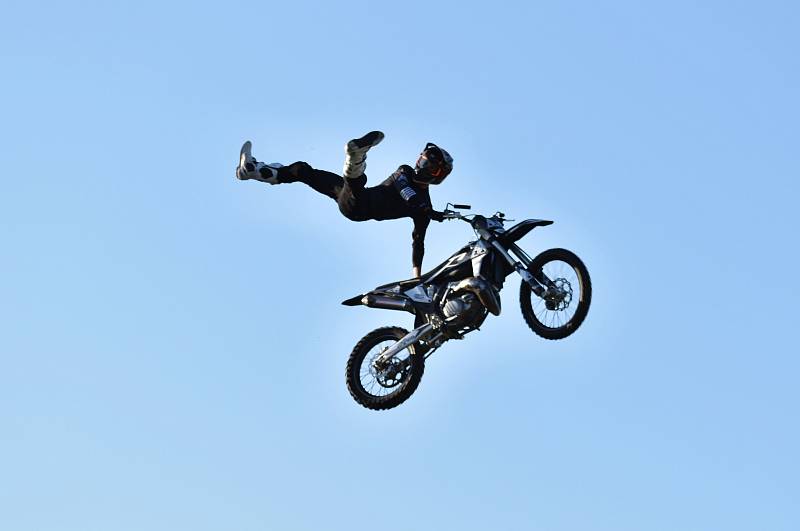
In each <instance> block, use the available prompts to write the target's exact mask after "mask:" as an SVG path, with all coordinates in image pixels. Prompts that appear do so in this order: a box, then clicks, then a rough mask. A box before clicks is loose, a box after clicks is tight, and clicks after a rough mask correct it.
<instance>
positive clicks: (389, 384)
mask: <svg viewBox="0 0 800 531" xmlns="http://www.w3.org/2000/svg"><path fill="white" fill-rule="evenodd" d="M406 334H408V330H405V329H404V328H399V327H396V326H387V327H384V328H378V329H376V330H373V331H372V332H370V333H369V334H367V335H366V336H364V337H363V338H362V339H361V341H359V342H358V343H357V344H356V346H355V347H354V348H353V352H351V353H350V358H349V359H348V360H347V372H346V380H347V390H348V391H350V395H351V396H352V397H353V398H354V399H355V401H356V402H358V403H359V404H361V405H362V406H364V407H366V408H369V409H376V410H380V409H391V408H393V407H397V406H399V405H400V404H402V403H403V402H405V401H406V400H407V399H408V397H410V396H411V395H412V393H414V391H415V390H416V389H417V386H418V385H419V381H420V380H421V379H422V373H423V371H424V370H425V357H424V356H423V355H422V354H420V353H417V351H416V350H415V349H414V346H410V347H408V348H407V349H406V350H404V351H401V352H399V353H398V354H397V355H395V356H394V357H393V358H392V359H391V360H389V362H388V363H387V364H385V365H384V366H381V367H376V366H375V363H374V362H375V359H376V358H377V357H378V356H379V355H380V354H381V353H382V352H384V351H385V350H386V349H387V348H389V347H390V346H392V345H394V344H395V343H397V341H398V340H399V339H401V338H402V337H403V336H405V335H406Z"/></svg>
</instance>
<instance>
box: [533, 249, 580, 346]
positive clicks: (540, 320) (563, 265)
mask: <svg viewBox="0 0 800 531" xmlns="http://www.w3.org/2000/svg"><path fill="white" fill-rule="evenodd" d="M528 272H529V273H530V274H531V275H533V277H534V278H535V279H537V281H538V282H539V283H541V284H542V285H543V286H544V288H543V289H542V290H541V294H539V295H537V294H536V293H534V292H533V290H532V289H531V286H530V285H529V284H528V283H527V282H525V281H524V280H523V281H522V285H521V286H520V288H519V302H520V308H521V309H522V316H523V317H524V318H525V322H526V323H528V326H529V327H530V329H531V330H533V331H534V332H535V333H536V335H538V336H540V337H543V338H545V339H564V338H565V337H567V336H568V335H570V334H572V333H573V332H574V331H575V330H577V329H578V327H579V326H580V325H581V323H582V322H583V320H584V319H585V318H586V314H587V313H589V303H591V301H592V281H591V280H590V279H589V271H588V270H587V269H586V266H585V265H583V262H582V261H581V259H580V258H578V257H577V256H576V255H575V253H573V252H571V251H568V250H566V249H548V250H546V251H544V252H542V253H541V254H539V256H537V257H536V258H534V259H533V261H532V262H531V263H530V265H529V266H528Z"/></svg>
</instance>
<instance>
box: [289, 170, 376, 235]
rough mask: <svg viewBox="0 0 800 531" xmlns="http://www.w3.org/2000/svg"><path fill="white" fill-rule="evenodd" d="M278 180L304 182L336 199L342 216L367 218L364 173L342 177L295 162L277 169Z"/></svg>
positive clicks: (356, 219)
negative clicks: (349, 177) (357, 176)
mask: <svg viewBox="0 0 800 531" xmlns="http://www.w3.org/2000/svg"><path fill="white" fill-rule="evenodd" d="M278 181H280V182H282V183H294V182H301V183H305V184H307V185H308V186H310V187H311V188H313V189H314V190H316V191H317V192H319V193H321V194H322V195H327V196H328V197H330V198H331V199H333V200H334V201H336V203H337V204H338V205H339V211H340V212H341V213H342V214H343V215H344V217H346V218H348V219H351V220H353V221H364V220H367V219H369V213H368V205H367V202H368V201H367V198H366V193H365V191H364V185H366V184H367V176H366V175H362V176H361V177H359V178H357V179H344V178H343V177H341V176H340V175H337V174H335V173H332V172H329V171H325V170H318V169H316V168H312V167H311V165H310V164H307V163H305V162H295V163H293V164H289V165H288V166H284V167H283V168H280V169H279V170H278Z"/></svg>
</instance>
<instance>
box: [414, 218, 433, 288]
mask: <svg viewBox="0 0 800 531" xmlns="http://www.w3.org/2000/svg"><path fill="white" fill-rule="evenodd" d="M430 222H431V220H430V219H429V218H427V217H424V216H420V217H415V218H414V232H412V233H411V265H412V266H413V269H412V272H413V275H414V276H415V277H418V276H419V272H420V270H421V269H422V257H423V256H425V233H426V232H427V231H428V225H429V224H430Z"/></svg>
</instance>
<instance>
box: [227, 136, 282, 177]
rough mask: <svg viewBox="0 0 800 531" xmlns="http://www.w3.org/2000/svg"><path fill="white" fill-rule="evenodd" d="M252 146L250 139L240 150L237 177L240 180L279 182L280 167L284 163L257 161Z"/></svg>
mask: <svg viewBox="0 0 800 531" xmlns="http://www.w3.org/2000/svg"><path fill="white" fill-rule="evenodd" d="M252 148H253V144H252V143H250V141H249V140H248V141H247V142H245V143H244V144H243V145H242V149H241V151H240V152H239V165H238V166H236V178H237V179H239V180H240V181H246V180H248V179H254V180H256V181H261V182H262V183H269V184H278V183H279V181H278V168H281V167H283V165H282V164H278V163H277V162H273V163H272V164H266V163H264V162H259V161H257V160H256V159H255V157H253V155H252V153H251V149H252Z"/></svg>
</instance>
